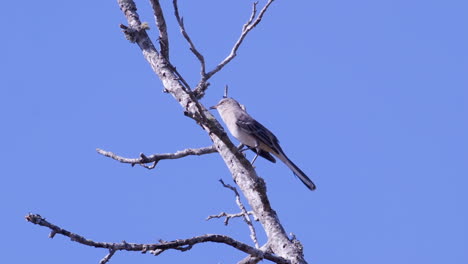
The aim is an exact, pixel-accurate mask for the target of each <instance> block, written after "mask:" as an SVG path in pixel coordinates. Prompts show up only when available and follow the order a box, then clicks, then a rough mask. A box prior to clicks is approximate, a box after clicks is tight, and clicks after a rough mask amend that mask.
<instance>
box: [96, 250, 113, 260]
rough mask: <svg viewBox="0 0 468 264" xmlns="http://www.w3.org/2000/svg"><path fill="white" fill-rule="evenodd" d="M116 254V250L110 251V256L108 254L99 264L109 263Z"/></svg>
mask: <svg viewBox="0 0 468 264" xmlns="http://www.w3.org/2000/svg"><path fill="white" fill-rule="evenodd" d="M114 254H115V249H109V254H107V255H106V256H105V257H104V258H103V259H101V261H99V264H106V263H107V262H109V260H110V259H111V258H112V256H114Z"/></svg>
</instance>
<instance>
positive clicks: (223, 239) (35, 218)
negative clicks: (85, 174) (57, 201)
mask: <svg viewBox="0 0 468 264" xmlns="http://www.w3.org/2000/svg"><path fill="white" fill-rule="evenodd" d="M25 218H26V220H27V221H28V222H31V223H33V224H36V225H40V226H44V227H47V228H49V229H50V230H51V233H50V235H49V237H50V238H53V237H54V236H55V235H56V234H60V235H63V236H66V237H69V238H70V239H71V240H72V241H75V242H77V243H80V244H83V245H87V246H92V247H96V248H107V249H109V254H107V255H106V256H105V257H104V258H103V259H102V260H101V263H106V262H108V261H109V259H110V258H111V257H112V256H113V255H114V253H115V252H116V251H118V250H119V251H121V250H123V251H140V252H142V253H146V252H150V253H153V254H155V255H159V254H161V253H162V252H164V251H166V250H168V249H174V250H179V251H187V250H189V249H191V248H192V247H193V246H194V245H196V244H199V243H205V242H215V243H222V244H226V245H229V246H231V247H234V248H236V249H238V250H240V251H242V252H245V253H247V254H249V255H251V256H256V257H259V258H262V259H267V260H270V261H273V262H275V263H288V261H287V260H285V259H284V258H282V257H279V256H275V255H273V254H271V253H268V252H263V251H261V250H259V249H256V248H254V247H251V246H249V245H247V244H245V243H242V242H239V241H237V240H235V239H233V238H231V237H229V236H225V235H217V234H207V235H202V236H197V237H192V238H187V239H178V240H174V241H161V242H160V243H155V244H137V243H127V242H125V241H123V242H121V243H109V242H96V241H93V240H90V239H87V238H85V237H83V236H81V235H78V234H75V233H72V232H70V231H68V230H66V229H63V228H61V227H59V226H57V225H54V224H52V223H50V222H48V221H47V220H45V219H44V218H43V217H41V216H40V215H37V214H28V215H27V216H26V217H25Z"/></svg>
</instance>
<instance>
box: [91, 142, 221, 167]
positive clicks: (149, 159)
mask: <svg viewBox="0 0 468 264" xmlns="http://www.w3.org/2000/svg"><path fill="white" fill-rule="evenodd" d="M96 151H97V152H98V153H99V154H101V155H103V156H106V157H109V158H112V159H114V160H117V161H119V162H121V163H128V164H131V165H132V166H135V165H137V164H138V165H140V166H142V167H145V168H147V169H154V168H155V167H156V164H157V163H158V162H159V161H160V160H164V159H180V158H183V157H186V156H191V155H198V156H200V155H205V154H210V153H215V152H217V150H216V148H215V147H214V146H209V147H203V148H198V149H191V148H189V149H184V150H180V151H177V152H176V153H163V154H153V155H151V156H146V155H145V154H143V153H141V154H140V157H139V158H125V157H122V156H119V155H117V154H115V153H112V152H110V151H105V150H102V149H99V148H98V149H96ZM148 163H153V164H152V165H146V164H148Z"/></svg>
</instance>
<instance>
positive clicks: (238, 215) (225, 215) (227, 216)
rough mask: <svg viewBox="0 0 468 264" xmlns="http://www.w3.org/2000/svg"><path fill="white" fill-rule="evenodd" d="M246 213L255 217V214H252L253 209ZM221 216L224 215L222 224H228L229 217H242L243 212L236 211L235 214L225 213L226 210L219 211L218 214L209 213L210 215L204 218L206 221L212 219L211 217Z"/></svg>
mask: <svg viewBox="0 0 468 264" xmlns="http://www.w3.org/2000/svg"><path fill="white" fill-rule="evenodd" d="M247 213H248V214H249V215H252V216H254V218H255V215H254V213H253V211H248V212H247ZM222 217H226V218H225V219H224V225H228V224H229V220H231V218H237V217H244V212H240V213H237V214H228V213H226V212H221V213H219V214H217V215H210V216H208V217H207V218H206V220H207V221H208V220H211V219H213V218H222Z"/></svg>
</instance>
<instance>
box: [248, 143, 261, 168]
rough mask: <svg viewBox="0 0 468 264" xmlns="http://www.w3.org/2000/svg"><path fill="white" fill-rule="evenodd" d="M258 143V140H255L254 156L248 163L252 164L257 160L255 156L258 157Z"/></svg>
mask: <svg viewBox="0 0 468 264" xmlns="http://www.w3.org/2000/svg"><path fill="white" fill-rule="evenodd" d="M258 145H259V144H258V142H255V147H254V148H255V149H256V150H257V151H256V155H255V157H254V158H253V159H252V161H251V162H250V164H252V166H253V164H254V162H255V161H256V160H257V158H258V153H260V148H259V147H258Z"/></svg>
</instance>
